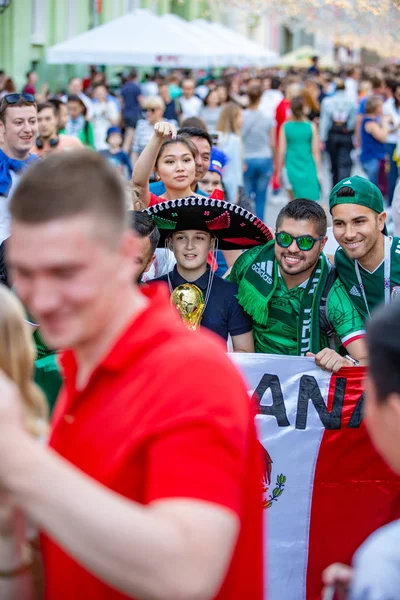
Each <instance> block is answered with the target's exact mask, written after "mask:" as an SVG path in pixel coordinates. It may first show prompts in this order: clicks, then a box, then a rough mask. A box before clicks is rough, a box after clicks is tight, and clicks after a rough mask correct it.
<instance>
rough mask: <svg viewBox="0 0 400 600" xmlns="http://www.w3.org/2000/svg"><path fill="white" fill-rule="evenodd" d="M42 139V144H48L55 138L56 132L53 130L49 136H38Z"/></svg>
mask: <svg viewBox="0 0 400 600" xmlns="http://www.w3.org/2000/svg"><path fill="white" fill-rule="evenodd" d="M40 137H41V138H42V140H43V141H44V142H49V141H50V140H52V139H54V138H56V137H57V132H56V131H55V130H54V131H53V132H52V133H50V134H49V135H41V136H40Z"/></svg>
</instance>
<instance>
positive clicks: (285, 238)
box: [275, 231, 325, 252]
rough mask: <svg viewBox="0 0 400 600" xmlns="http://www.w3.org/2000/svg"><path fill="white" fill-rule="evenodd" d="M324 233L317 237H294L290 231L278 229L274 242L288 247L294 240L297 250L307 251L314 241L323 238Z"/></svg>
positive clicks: (282, 246)
mask: <svg viewBox="0 0 400 600" xmlns="http://www.w3.org/2000/svg"><path fill="white" fill-rule="evenodd" d="M324 237H325V236H324V235H320V236H319V237H317V238H313V237H312V235H299V236H297V237H295V236H294V235H290V233H286V231H280V232H279V233H277V234H276V238H275V239H276V243H277V244H278V246H280V247H281V248H289V246H290V245H291V244H292V242H293V241H295V242H296V244H297V247H298V249H299V250H302V251H303V252H308V251H309V250H312V248H313V247H314V244H315V242H319V241H321V240H323V239H324Z"/></svg>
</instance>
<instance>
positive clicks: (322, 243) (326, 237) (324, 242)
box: [321, 235, 328, 252]
mask: <svg viewBox="0 0 400 600" xmlns="http://www.w3.org/2000/svg"><path fill="white" fill-rule="evenodd" d="M327 241H328V236H327V235H326V236H325V237H324V239H323V240H321V252H323V251H324V248H325V246H326V242H327Z"/></svg>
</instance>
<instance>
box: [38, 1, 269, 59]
mask: <svg viewBox="0 0 400 600" xmlns="http://www.w3.org/2000/svg"><path fill="white" fill-rule="evenodd" d="M46 56H47V62H48V63H49V64H95V65H100V64H101V65H135V66H143V67H170V68H194V69H196V68H197V69H204V68H213V67H230V66H233V67H243V66H248V65H257V66H268V65H271V64H275V62H271V52H270V51H269V50H266V49H264V48H263V47H262V46H259V45H257V44H254V43H253V42H251V41H250V40H248V39H247V38H246V37H244V36H241V35H239V34H236V32H234V31H231V30H229V29H228V28H226V27H223V26H222V25H218V24H212V23H208V22H207V21H203V20H198V21H185V20H184V19H182V18H180V17H178V16H177V15H172V14H168V15H164V16H163V17H158V16H156V15H154V14H152V13H151V12H149V11H146V10H141V9H138V10H135V11H133V12H131V13H127V14H126V15H124V16H122V17H119V18H118V19H114V20H113V21H110V22H109V23H106V24H105V25H100V26H99V27H96V28H95V29H91V30H89V31H87V32H85V33H82V34H81V35H78V36H76V37H73V38H70V39H69V40H66V41H64V42H61V43H59V44H56V45H55V46H52V47H51V48H48V50H47V55H46Z"/></svg>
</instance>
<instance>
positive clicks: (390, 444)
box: [323, 298, 400, 600]
mask: <svg viewBox="0 0 400 600" xmlns="http://www.w3.org/2000/svg"><path fill="white" fill-rule="evenodd" d="M367 344H368V354H369V375H368V380H367V384H366V390H365V406H364V414H365V423H366V426H367V429H368V431H369V434H370V436H371V439H372V441H373V443H374V445H375V447H376V449H377V450H378V452H379V453H380V454H381V455H382V457H383V458H384V459H385V460H386V462H387V463H388V465H389V466H390V467H391V468H392V469H393V471H395V473H397V474H399V475H400V450H399V436H400V371H399V364H400V301H399V299H398V298H397V299H396V300H395V302H393V303H392V304H391V305H389V306H385V307H381V308H380V309H379V310H378V311H377V312H376V313H375V315H374V316H373V318H372V321H371V322H370V324H369V325H368V327H367ZM323 581H324V583H325V585H326V586H327V588H328V590H326V591H327V594H328V593H331V594H332V595H330V596H329V597H333V591H336V596H335V597H337V598H339V599H340V600H346V599H349V600H366V599H368V600H386V599H387V600H389V599H390V600H397V599H398V598H399V597H400V596H399V591H400V521H394V522H393V523H390V524H389V525H385V526H384V527H382V528H381V529H378V530H377V531H376V532H375V533H373V534H372V535H371V536H370V537H369V538H368V539H367V541H366V542H364V543H363V544H362V546H361V547H360V548H359V549H358V551H357V553H356V554H355V556H354V558H353V568H351V567H349V566H347V565H343V564H334V565H331V566H330V567H328V569H326V571H325V572H324V574H323ZM329 588H330V589H329Z"/></svg>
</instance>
